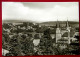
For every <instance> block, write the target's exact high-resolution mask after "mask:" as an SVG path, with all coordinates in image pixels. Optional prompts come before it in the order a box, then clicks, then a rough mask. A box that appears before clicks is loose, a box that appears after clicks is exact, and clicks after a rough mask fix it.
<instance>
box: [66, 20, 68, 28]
mask: <svg viewBox="0 0 80 57" xmlns="http://www.w3.org/2000/svg"><path fill="white" fill-rule="evenodd" d="M66 26H67V27H69V24H68V19H67V25H66Z"/></svg>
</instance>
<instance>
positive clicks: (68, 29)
mask: <svg viewBox="0 0 80 57" xmlns="http://www.w3.org/2000/svg"><path fill="white" fill-rule="evenodd" d="M67 31H68V44H70V28H69V23H68V20H67Z"/></svg>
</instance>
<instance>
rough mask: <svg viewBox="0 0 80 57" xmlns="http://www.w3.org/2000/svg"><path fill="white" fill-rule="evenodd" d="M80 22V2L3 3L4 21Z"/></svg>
mask: <svg viewBox="0 0 80 57" xmlns="http://www.w3.org/2000/svg"><path fill="white" fill-rule="evenodd" d="M9 19H10V20H24V21H36V22H46V21H56V20H57V19H58V20H59V21H66V20H67V19H68V20H69V21H79V4H78V2H2V20H9Z"/></svg>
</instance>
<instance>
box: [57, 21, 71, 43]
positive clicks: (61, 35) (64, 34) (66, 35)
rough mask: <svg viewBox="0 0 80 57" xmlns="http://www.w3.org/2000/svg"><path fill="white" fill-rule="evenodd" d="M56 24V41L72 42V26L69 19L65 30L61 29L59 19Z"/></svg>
mask: <svg viewBox="0 0 80 57" xmlns="http://www.w3.org/2000/svg"><path fill="white" fill-rule="evenodd" d="M56 26H57V28H56V43H62V44H64V43H65V44H70V27H69V23H68V20H67V22H66V27H65V30H62V29H61V27H60V23H59V21H57V24H56Z"/></svg>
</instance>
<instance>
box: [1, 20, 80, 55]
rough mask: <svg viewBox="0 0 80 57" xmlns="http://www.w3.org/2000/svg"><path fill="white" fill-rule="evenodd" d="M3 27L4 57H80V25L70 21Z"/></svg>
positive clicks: (6, 25)
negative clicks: (41, 56) (37, 56)
mask: <svg viewBox="0 0 80 57" xmlns="http://www.w3.org/2000/svg"><path fill="white" fill-rule="evenodd" d="M2 27H3V28H2V55H3V56H35V55H79V25H78V26H75V27H74V26H71V24H70V22H69V21H68V20H67V21H66V22H65V23H63V24H61V22H59V21H56V23H55V24H52V25H50V24H49V25H44V24H39V23H31V22H14V23H7V22H6V23H3V24H2Z"/></svg>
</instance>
